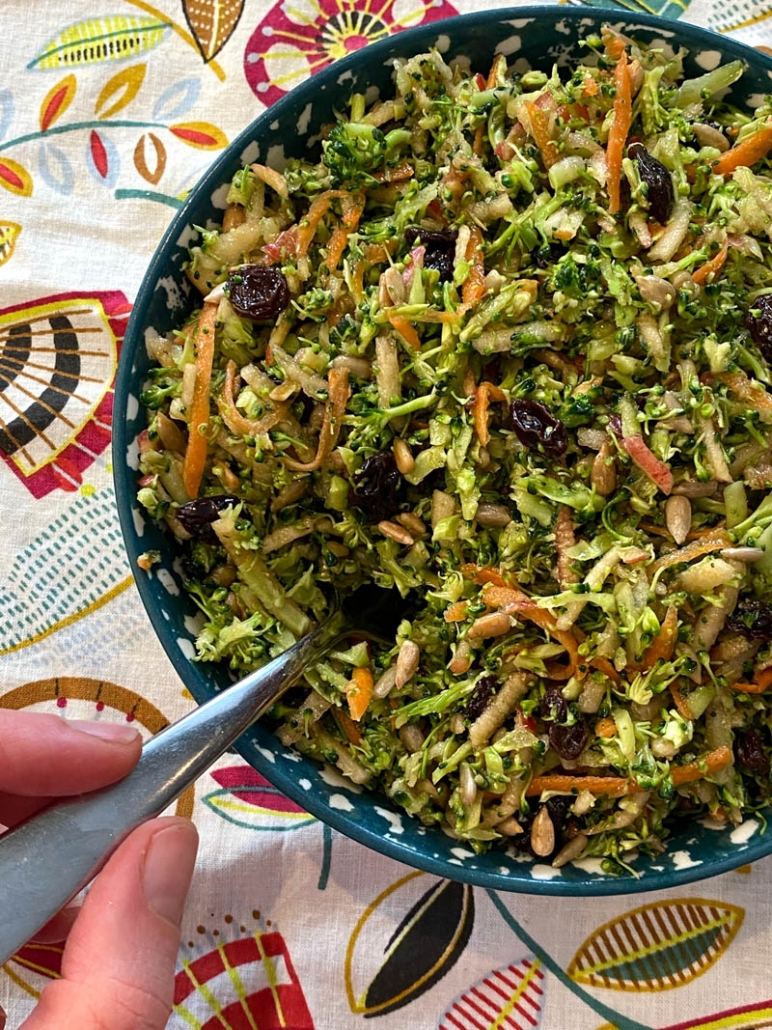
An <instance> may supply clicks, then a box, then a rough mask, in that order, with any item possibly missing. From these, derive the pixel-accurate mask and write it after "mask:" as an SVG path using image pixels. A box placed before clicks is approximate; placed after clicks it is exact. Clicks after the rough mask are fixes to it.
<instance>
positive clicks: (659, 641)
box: [643, 605, 678, 669]
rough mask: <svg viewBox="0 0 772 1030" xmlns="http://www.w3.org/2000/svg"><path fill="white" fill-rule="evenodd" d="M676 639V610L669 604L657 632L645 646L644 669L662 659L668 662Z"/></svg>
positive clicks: (649, 667)
mask: <svg viewBox="0 0 772 1030" xmlns="http://www.w3.org/2000/svg"><path fill="white" fill-rule="evenodd" d="M677 640H678V612H677V611H676V607H675V605H671V606H670V607H669V608H668V610H667V612H666V613H665V618H664V619H663V620H662V624H661V626H660V628H659V633H658V634H657V636H656V638H655V639H654V640H653V641H652V642H651V644H650V645H649V646H648V647H647V648H646V651H645V652H644V655H643V667H644V669H651V667H652V666H653V665H656V663H657V662H658V661H659V660H660V659H662V661H663V662H669V661H670V659H671V658H672V657H673V650H674V648H675V646H676V641H677Z"/></svg>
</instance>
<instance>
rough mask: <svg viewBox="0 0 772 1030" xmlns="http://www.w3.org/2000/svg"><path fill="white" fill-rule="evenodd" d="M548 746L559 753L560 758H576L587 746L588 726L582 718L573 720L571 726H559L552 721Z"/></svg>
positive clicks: (588, 737)
mask: <svg viewBox="0 0 772 1030" xmlns="http://www.w3.org/2000/svg"><path fill="white" fill-rule="evenodd" d="M549 736H550V747H551V748H552V750H553V751H555V752H556V753H557V754H559V755H560V757H561V758H566V759H572V760H573V759H574V758H578V757H579V755H581V753H582V751H584V749H585V747H586V746H587V741H588V740H589V739H590V727H589V726H588V725H587V723H586V722H585V720H584V719H580V720H579V721H578V722H575V723H574V724H573V726H559V725H558V724H557V723H553V724H552V726H550V733H549Z"/></svg>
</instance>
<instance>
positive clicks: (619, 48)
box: [603, 32, 627, 61]
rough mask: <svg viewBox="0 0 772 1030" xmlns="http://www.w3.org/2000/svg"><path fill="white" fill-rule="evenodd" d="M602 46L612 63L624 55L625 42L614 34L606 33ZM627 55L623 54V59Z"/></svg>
mask: <svg viewBox="0 0 772 1030" xmlns="http://www.w3.org/2000/svg"><path fill="white" fill-rule="evenodd" d="M603 46H604V49H605V51H606V54H607V55H608V56H609V57H610V58H611V60H612V61H618V60H620V58H621V57H622V54H624V53H625V41H624V40H623V39H622V37H621V36H618V35H617V34H616V33H615V32H608V34H607V35H606V38H605V39H604V41H603ZM626 56H627V54H625V57H626Z"/></svg>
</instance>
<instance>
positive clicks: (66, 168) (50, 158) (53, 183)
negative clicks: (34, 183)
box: [38, 143, 75, 197]
mask: <svg viewBox="0 0 772 1030" xmlns="http://www.w3.org/2000/svg"><path fill="white" fill-rule="evenodd" d="M38 171H39V172H40V178H41V179H42V180H43V182H44V183H45V184H46V186H50V187H51V189H52V190H56V192H57V193H61V194H62V195H63V196H65V197H67V196H69V195H70V194H71V193H72V191H73V188H74V186H75V173H74V172H73V170H72V164H71V162H70V159H69V157H67V155H66V154H65V153H64V151H63V150H61V149H60V148H59V147H57V146H54V144H53V143H41V145H40V152H39V155H38Z"/></svg>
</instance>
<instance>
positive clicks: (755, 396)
mask: <svg viewBox="0 0 772 1030" xmlns="http://www.w3.org/2000/svg"><path fill="white" fill-rule="evenodd" d="M717 378H718V379H719V380H720V381H721V382H722V383H725V384H726V385H727V386H728V387H729V389H730V390H731V392H732V393H734V394H736V395H737V396H738V397H739V398H740V400H742V401H746V402H747V403H748V404H750V405H751V406H752V407H753V409H754V410H755V411H757V412H758V413H759V417H760V418H761V420H762V422H772V397H770V395H769V394H768V393H767V391H766V390H765V389H764V387H763V386H762V385H761V384H760V383H755V382H753V381H751V380H750V379H749V378H748V377H747V376H746V375H744V374H743V373H742V372H722V373H721V374H720V375H719V376H718V377H717Z"/></svg>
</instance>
